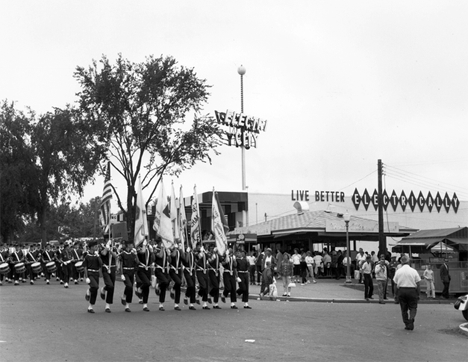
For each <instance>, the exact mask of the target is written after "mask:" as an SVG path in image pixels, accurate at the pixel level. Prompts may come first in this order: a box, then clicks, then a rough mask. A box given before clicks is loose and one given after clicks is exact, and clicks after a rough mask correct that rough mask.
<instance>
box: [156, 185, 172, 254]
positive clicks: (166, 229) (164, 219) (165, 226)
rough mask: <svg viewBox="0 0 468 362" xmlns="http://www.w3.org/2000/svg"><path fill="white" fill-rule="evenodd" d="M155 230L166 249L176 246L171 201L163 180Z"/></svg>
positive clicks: (157, 206)
mask: <svg viewBox="0 0 468 362" xmlns="http://www.w3.org/2000/svg"><path fill="white" fill-rule="evenodd" d="M153 229H154V230H156V234H157V235H158V236H159V237H160V238H161V240H162V242H163V244H164V247H166V248H170V247H171V246H172V245H173V244H174V234H173V231H172V221H171V211H170V205H169V201H168V199H167V196H166V191H165V190H164V182H163V180H162V179H161V185H160V189H159V196H158V201H157V203H156V211H155V216H154V225H153Z"/></svg>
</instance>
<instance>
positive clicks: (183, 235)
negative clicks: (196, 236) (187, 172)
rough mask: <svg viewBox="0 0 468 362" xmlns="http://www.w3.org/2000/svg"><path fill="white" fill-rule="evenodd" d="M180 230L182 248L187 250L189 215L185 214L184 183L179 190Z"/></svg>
mask: <svg viewBox="0 0 468 362" xmlns="http://www.w3.org/2000/svg"><path fill="white" fill-rule="evenodd" d="M179 230H180V233H179V234H180V242H181V243H182V248H183V249H184V250H185V243H186V242H187V215H186V214H185V201H184V195H183V194H182V185H180V191H179Z"/></svg>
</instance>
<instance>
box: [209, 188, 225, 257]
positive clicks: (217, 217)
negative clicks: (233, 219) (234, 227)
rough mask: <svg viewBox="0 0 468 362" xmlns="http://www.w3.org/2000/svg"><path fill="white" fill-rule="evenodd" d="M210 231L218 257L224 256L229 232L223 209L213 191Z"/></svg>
mask: <svg viewBox="0 0 468 362" xmlns="http://www.w3.org/2000/svg"><path fill="white" fill-rule="evenodd" d="M211 231H212V232H213V234H214V237H215V242H216V247H217V248H218V253H219V255H224V254H225V253H226V249H227V238H226V232H227V231H229V227H228V225H227V223H226V217H225V216H224V212H223V208H222V206H221V203H220V202H219V198H218V194H217V193H216V192H215V190H214V189H213V201H212V211H211Z"/></svg>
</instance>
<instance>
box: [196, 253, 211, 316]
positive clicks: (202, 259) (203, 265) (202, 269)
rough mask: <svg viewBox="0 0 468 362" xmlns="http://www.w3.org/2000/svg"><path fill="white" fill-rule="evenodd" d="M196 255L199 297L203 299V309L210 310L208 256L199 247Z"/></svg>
mask: <svg viewBox="0 0 468 362" xmlns="http://www.w3.org/2000/svg"><path fill="white" fill-rule="evenodd" d="M195 255H196V256H197V261H196V265H197V279H198V286H199V289H198V295H199V296H200V297H201V298H202V302H203V309H210V307H208V287H209V278H208V256H207V254H206V253H205V248H204V247H203V246H197V252H196V253H195Z"/></svg>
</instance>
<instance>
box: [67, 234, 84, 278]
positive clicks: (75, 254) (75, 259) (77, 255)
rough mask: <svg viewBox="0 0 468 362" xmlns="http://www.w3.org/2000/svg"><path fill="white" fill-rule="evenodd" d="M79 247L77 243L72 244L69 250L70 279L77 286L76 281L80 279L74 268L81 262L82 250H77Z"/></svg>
mask: <svg viewBox="0 0 468 362" xmlns="http://www.w3.org/2000/svg"><path fill="white" fill-rule="evenodd" d="M79 246H80V243H79V242H76V243H75V244H73V248H72V249H71V250H70V254H71V257H72V262H71V264H70V265H71V277H72V278H73V281H74V282H75V284H78V280H79V279H80V272H79V271H78V270H77V268H76V266H77V263H80V262H83V250H81V249H79V248H78V247H79Z"/></svg>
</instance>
